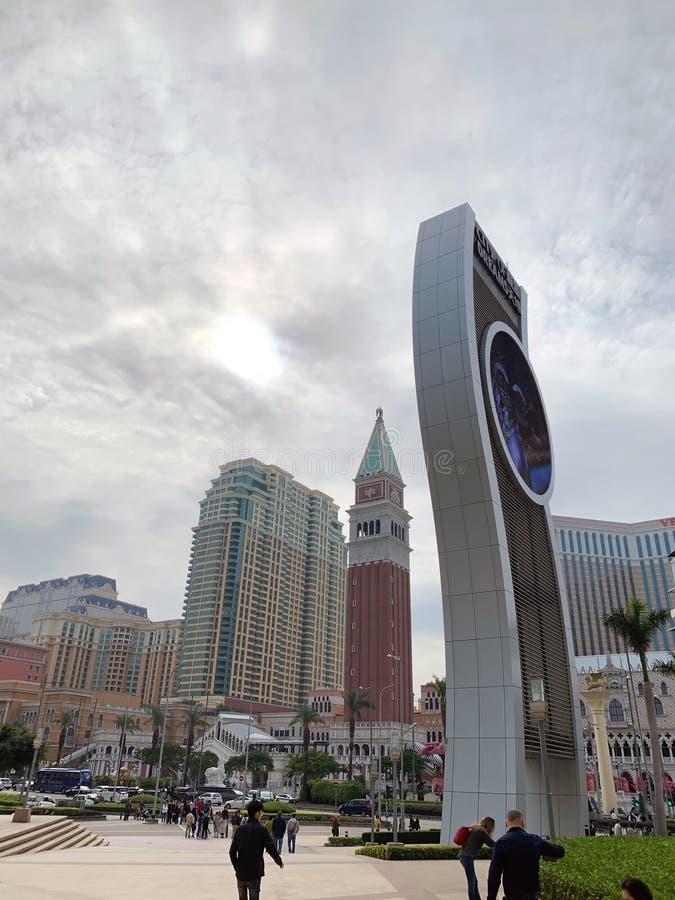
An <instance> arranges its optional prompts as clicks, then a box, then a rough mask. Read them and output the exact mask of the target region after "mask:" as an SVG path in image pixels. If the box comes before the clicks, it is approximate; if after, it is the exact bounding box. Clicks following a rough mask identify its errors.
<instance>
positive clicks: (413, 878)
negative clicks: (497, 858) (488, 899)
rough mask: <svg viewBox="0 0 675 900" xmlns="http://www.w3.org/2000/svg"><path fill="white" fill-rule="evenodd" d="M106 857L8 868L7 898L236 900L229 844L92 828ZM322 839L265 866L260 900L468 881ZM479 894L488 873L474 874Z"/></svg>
mask: <svg viewBox="0 0 675 900" xmlns="http://www.w3.org/2000/svg"><path fill="white" fill-rule="evenodd" d="M88 827H90V828H91V829H92V831H96V832H97V833H98V834H100V835H102V836H103V837H105V838H106V839H107V840H108V841H109V842H110V844H109V846H107V847H91V848H86V849H84V850H58V851H50V852H47V853H38V854H35V855H31V856H27V857H14V858H10V859H7V860H3V862H2V870H1V871H0V888H1V889H2V895H3V896H7V897H11V898H12V900H35V898H36V897H39V898H40V900H51V898H58V900H74V898H92V900H93V898H97V900H113V898H114V900H119V897H122V896H126V895H127V894H128V895H130V896H131V897H133V900H157V898H158V897H161V898H162V900H167V898H174V897H175V898H181V900H184V897H185V896H186V894H187V895H188V896H191V897H192V896H205V897H206V896H208V897H214V896H217V897H219V898H221V900H225V898H228V897H231V898H233V900H234V898H236V896H237V891H236V882H235V879H234V872H233V870H232V866H231V865H230V860H229V857H228V851H229V847H230V841H229V839H225V840H220V839H219V840H216V839H214V838H209V839H208V840H205V841H201V840H193V841H186V840H185V839H184V838H183V830H182V828H179V827H178V826H176V825H147V824H146V823H145V822H134V821H130V822H120V821H119V820H118V819H116V818H111V819H108V820H106V821H104V822H95V823H91V824H90V825H89V826H88ZM325 840H326V834H325V833H318V832H317V831H315V830H314V829H309V828H307V829H302V830H301V832H300V834H299V836H298V845H297V852H296V853H295V854H293V855H289V854H288V852H287V849H286V844H285V843H284V852H283V854H282V857H283V860H284V863H285V867H284V869H283V871H282V870H281V869H279V868H277V866H276V865H275V864H274V863H273V862H272V860H271V859H269V858H266V863H265V870H266V876H265V878H264V879H263V883H262V891H261V900H307V898H308V897H311V898H313V900H340V898H347V897H349V898H353V900H393V898H398V897H404V898H406V900H459V898H465V897H466V881H465V878H464V872H463V870H462V869H461V867H460V865H459V863H457V862H455V861H428V862H383V861H381V860H372V859H368V858H366V857H363V856H355V855H354V848H353V847H336V848H333V847H324V846H323V845H324V843H325ZM476 868H477V871H478V877H479V880H480V884H481V886H484V885H485V882H486V879H487V863H481V862H479V863H478V864H477V867H476Z"/></svg>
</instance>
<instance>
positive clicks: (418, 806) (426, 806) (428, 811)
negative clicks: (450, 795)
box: [405, 800, 443, 816]
mask: <svg viewBox="0 0 675 900" xmlns="http://www.w3.org/2000/svg"><path fill="white" fill-rule="evenodd" d="M405 812H406V815H413V816H440V815H441V814H442V812H443V804H442V803H437V802H436V801H435V800H406V801H405Z"/></svg>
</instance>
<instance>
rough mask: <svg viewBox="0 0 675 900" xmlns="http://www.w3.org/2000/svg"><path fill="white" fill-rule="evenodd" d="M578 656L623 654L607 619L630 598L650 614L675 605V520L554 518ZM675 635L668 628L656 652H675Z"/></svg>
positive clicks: (656, 642) (655, 645) (657, 641)
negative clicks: (673, 557) (673, 561)
mask: <svg viewBox="0 0 675 900" xmlns="http://www.w3.org/2000/svg"><path fill="white" fill-rule="evenodd" d="M553 524H554V527H555V532H556V537H557V539H558V549H559V551H560V561H561V567H562V573H563V578H564V580H565V588H566V591H567V602H568V605H569V612H570V621H571V624H572V633H573V636H574V655H575V656H595V655H597V654H605V653H622V652H624V649H625V648H624V646H623V643H622V642H620V641H618V640H617V638H616V637H615V636H614V635H613V634H610V632H609V631H608V630H607V629H606V628H605V626H604V625H603V623H602V618H603V616H604V615H606V614H607V613H608V612H610V611H611V610H612V609H616V608H618V607H619V606H623V605H625V603H626V600H627V599H628V598H629V597H638V598H639V599H641V600H644V601H645V602H646V604H647V606H648V608H649V609H659V608H664V609H670V608H671V607H672V606H673V605H675V601H673V594H669V591H671V590H672V589H673V575H672V569H671V566H670V560H668V559H667V557H668V555H669V554H670V553H672V552H673V551H674V550H675V518H669V519H655V520H652V521H647V522H633V523H627V522H603V521H598V520H596V519H575V518H568V517H566V516H553ZM674 638H675V634H674V633H673V632H671V631H670V630H669V625H665V626H664V627H663V628H662V629H661V630H660V631H659V632H658V633H657V634H656V635H655V637H654V640H653V642H652V647H651V649H652V650H675V640H674Z"/></svg>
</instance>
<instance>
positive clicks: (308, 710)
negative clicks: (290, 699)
mask: <svg viewBox="0 0 675 900" xmlns="http://www.w3.org/2000/svg"><path fill="white" fill-rule="evenodd" d="M319 723H321V724H323V719H322V718H321V716H320V715H319V714H318V712H317V711H316V710H315V709H314V708H313V707H312V706H310V705H309V703H301V704H300V706H299V707H298V708H297V710H296V711H295V716H294V717H293V718H292V719H291V721H290V723H289V724H291V725H302V750H303V753H304V755H305V760H304V767H303V772H302V787H301V788H300V799H301V800H305V801H307V800H309V738H310V732H309V727H310V725H318V724H319Z"/></svg>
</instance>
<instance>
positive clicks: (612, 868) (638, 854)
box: [541, 835, 675, 900]
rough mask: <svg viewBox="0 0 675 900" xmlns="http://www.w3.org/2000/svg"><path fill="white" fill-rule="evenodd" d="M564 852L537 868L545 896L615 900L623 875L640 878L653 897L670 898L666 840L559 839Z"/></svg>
mask: <svg viewBox="0 0 675 900" xmlns="http://www.w3.org/2000/svg"><path fill="white" fill-rule="evenodd" d="M560 843H561V844H563V846H564V847H565V856H564V858H563V859H561V860H558V861H557V862H544V863H542V866H541V886H542V893H543V894H544V895H545V896H546V900H567V898H569V897H574V898H575V900H616V897H617V896H618V894H619V885H620V884H621V882H622V881H623V879H624V878H627V877H628V876H632V877H633V878H640V879H642V881H644V882H645V883H646V884H648V885H649V887H650V888H651V891H652V894H653V896H654V900H672V896H673V893H672V888H673V885H674V884H675V853H673V849H674V848H673V841H672V839H671V838H656V837H635V836H628V835H626V836H619V835H612V836H611V837H601V838H565V839H563V840H561V841H560Z"/></svg>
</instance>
